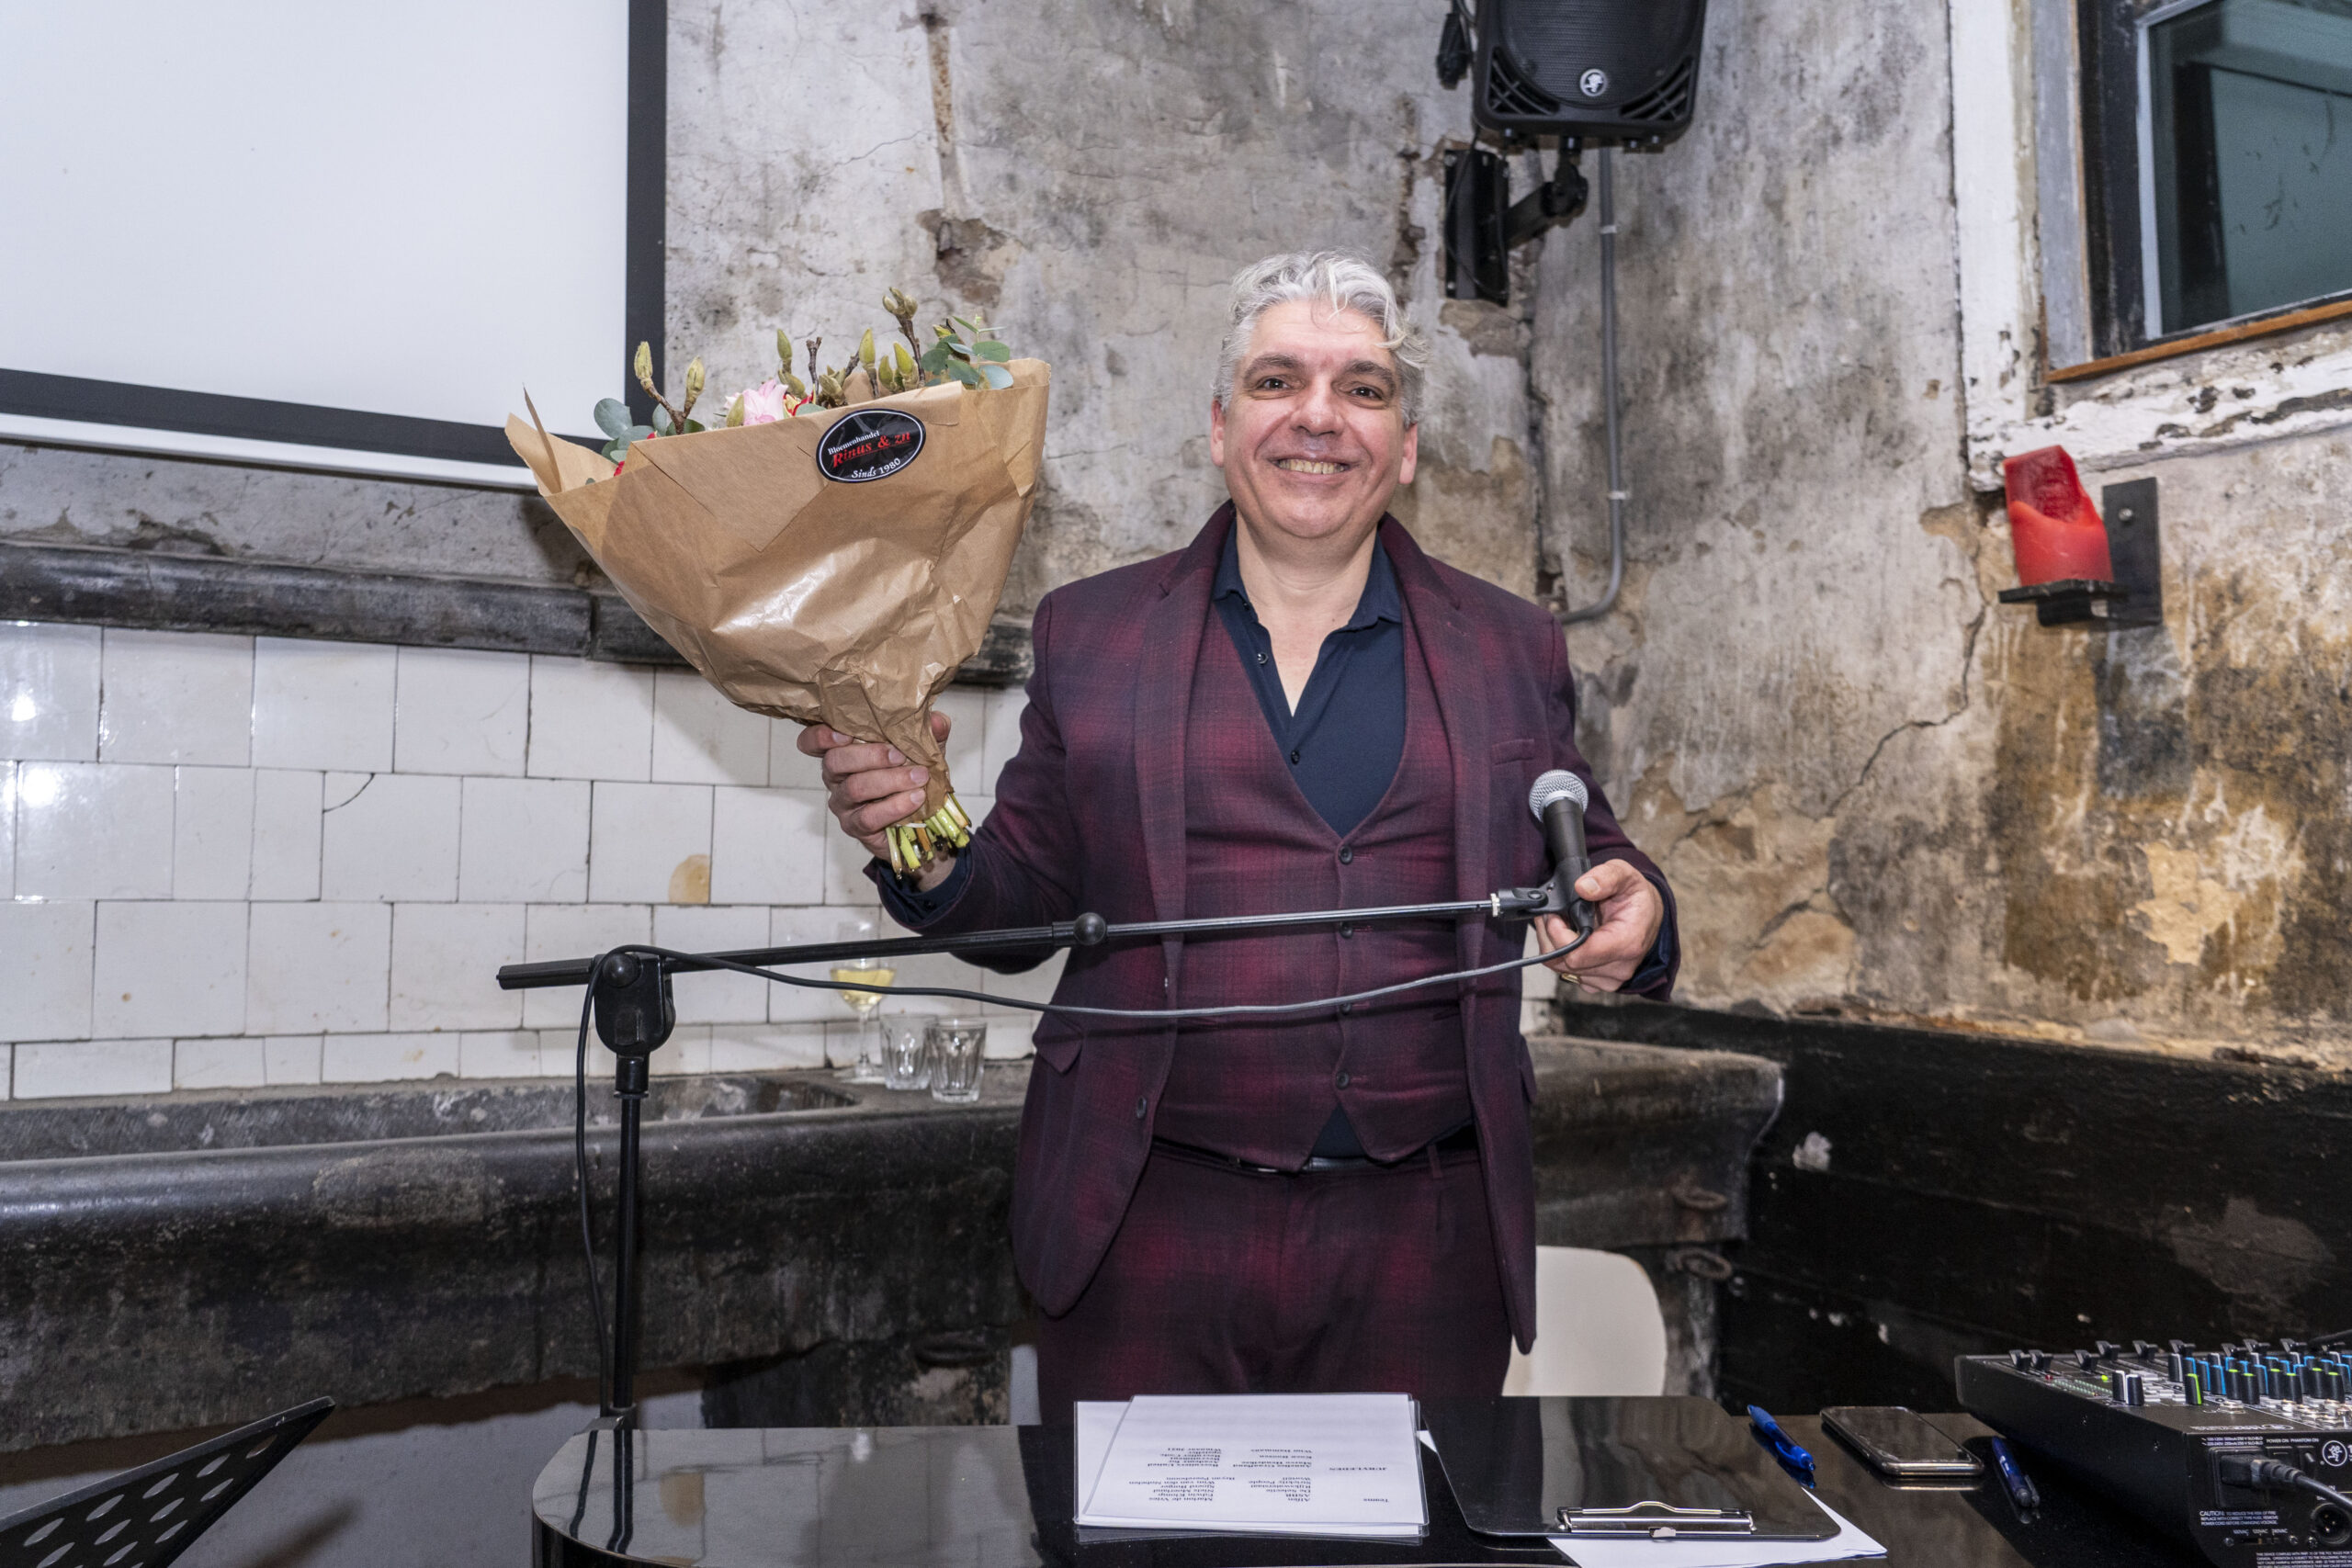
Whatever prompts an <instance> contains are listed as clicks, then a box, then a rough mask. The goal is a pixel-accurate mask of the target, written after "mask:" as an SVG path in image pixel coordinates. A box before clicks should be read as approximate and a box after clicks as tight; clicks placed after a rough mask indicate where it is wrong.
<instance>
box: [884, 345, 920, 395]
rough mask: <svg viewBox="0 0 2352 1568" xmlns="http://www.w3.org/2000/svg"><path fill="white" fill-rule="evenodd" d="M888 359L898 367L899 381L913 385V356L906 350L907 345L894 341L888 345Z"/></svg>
mask: <svg viewBox="0 0 2352 1568" xmlns="http://www.w3.org/2000/svg"><path fill="white" fill-rule="evenodd" d="M890 360H891V363H892V364H894V365H896V366H897V367H898V370H899V381H900V382H902V383H903V384H905V385H907V386H910V387H911V386H913V385H914V384H915V356H914V355H911V354H909V353H908V352H907V345H906V344H902V343H894V344H891V345H890Z"/></svg>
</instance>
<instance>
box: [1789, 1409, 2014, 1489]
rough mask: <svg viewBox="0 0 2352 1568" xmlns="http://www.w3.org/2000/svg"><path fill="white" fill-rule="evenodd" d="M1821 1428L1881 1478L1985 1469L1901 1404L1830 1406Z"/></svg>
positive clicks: (1973, 1456)
mask: <svg viewBox="0 0 2352 1568" xmlns="http://www.w3.org/2000/svg"><path fill="white" fill-rule="evenodd" d="M1821 1424H1822V1425H1823V1426H1824V1427H1828V1428H1829V1430H1831V1431H1833V1432H1835V1433H1837V1434H1838V1437H1840V1438H1844V1439H1845V1440H1846V1442H1847V1444H1848V1446H1849V1447H1850V1448H1852V1449H1853V1450H1854V1451H1855V1452H1856V1453H1859V1454H1860V1455H1861V1456H1862V1458H1863V1459H1865V1460H1867V1461H1870V1466H1871V1469H1872V1470H1875V1471H1877V1472H1880V1473H1881V1474H1883V1475H1899V1476H1934V1475H1942V1476H1957V1475H1976V1474H1979V1473H1981V1472H1983V1471H1984V1469H1985V1466H1984V1465H1983V1464H1982V1463H1981V1462H1979V1461H1978V1460H1977V1458H1976V1456H1975V1455H1974V1454H1972V1453H1970V1452H1969V1451H1968V1450H1966V1449H1963V1448H1962V1447H1961V1446H1960V1445H1959V1444H1958V1443H1955V1442H1953V1441H1952V1440H1951V1438H1947V1437H1945V1436H1944V1435H1943V1434H1942V1433H1941V1432H1939V1431H1938V1430H1937V1429H1936V1428H1935V1427H1932V1426H1929V1425H1928V1421H1927V1419H1926V1418H1925V1417H1923V1416H1919V1415H1918V1414H1917V1413H1916V1412H1913V1411H1910V1410H1906V1409H1905V1408H1904V1407H1903V1406H1902V1405H1900V1404H1834V1405H1831V1406H1830V1407H1829V1408H1828V1409H1826V1410H1824V1411H1823V1412H1822V1413H1821Z"/></svg>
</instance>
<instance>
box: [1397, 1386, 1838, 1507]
mask: <svg viewBox="0 0 2352 1568" xmlns="http://www.w3.org/2000/svg"><path fill="white" fill-rule="evenodd" d="M1421 1415H1422V1419H1423V1421H1424V1423H1425V1424H1426V1426H1427V1427H1428V1430H1429V1434H1430V1442H1431V1444H1432V1445H1433V1446H1434V1447H1435V1448H1436V1450H1437V1457H1438V1462H1439V1464H1440V1465H1441V1466H1442V1468H1443V1470H1444V1472H1445V1479H1446V1483H1447V1484H1448V1485H1450V1486H1451V1487H1453V1496H1454V1500H1455V1501H1456V1502H1457V1503H1458V1504H1460V1506H1461V1508H1462V1517H1463V1519H1464V1522H1465V1523H1467V1524H1468V1525H1469V1527H1470V1528H1471V1529H1474V1530H1476V1531H1477V1532H1478V1533H1479V1534H1481V1535H1494V1536H1544V1537H1550V1538H1554V1539H1558V1538H1561V1537H1566V1538H1569V1539H1572V1540H1573V1539H1584V1540H1633V1539H1640V1538H1645V1537H1646V1538H1650V1539H1655V1540H1691V1539H1699V1540H1828V1539H1829V1538H1830V1537H1832V1536H1834V1535H1836V1534H1837V1533H1838V1526H1837V1524H1836V1522H1835V1521H1833V1520H1832V1519H1831V1518H1829V1517H1827V1516H1826V1515H1825V1514H1824V1513H1823V1511H1822V1510H1821V1509H1820V1508H1819V1507H1818V1506H1815V1503H1814V1501H1813V1499H1812V1498H1811V1497H1810V1496H1808V1495H1806V1493H1805V1490H1804V1487H1802V1486H1800V1485H1798V1484H1797V1483H1796V1482H1795V1481H1793V1480H1792V1479H1791V1478H1790V1477H1789V1475H1788V1474H1787V1472H1784V1471H1782V1470H1781V1467H1780V1464H1779V1462H1778V1461H1775V1460H1774V1459H1773V1457H1772V1455H1771V1453H1770V1450H1766V1449H1765V1448H1763V1447H1762V1446H1761V1445H1760V1444H1758V1442H1757V1441H1756V1440H1755V1439H1754V1438H1751V1437H1750V1436H1749V1434H1748V1430H1747V1427H1745V1426H1743V1425H1741V1424H1740V1423H1739V1422H1737V1421H1735V1420H1733V1419H1732V1417H1731V1416H1728V1415H1726V1414H1724V1411H1723V1409H1722V1408H1721V1407H1720V1406H1718V1405H1716V1404H1714V1403H1713V1401H1710V1400H1705V1399H1696V1398H1688V1397H1679V1396H1664V1397H1657V1398H1646V1399H1644V1398H1616V1397H1594V1398H1576V1399H1567V1398H1544V1399H1433V1400H1430V1401H1427V1402H1425V1403H1424V1404H1423V1405H1422V1407H1421Z"/></svg>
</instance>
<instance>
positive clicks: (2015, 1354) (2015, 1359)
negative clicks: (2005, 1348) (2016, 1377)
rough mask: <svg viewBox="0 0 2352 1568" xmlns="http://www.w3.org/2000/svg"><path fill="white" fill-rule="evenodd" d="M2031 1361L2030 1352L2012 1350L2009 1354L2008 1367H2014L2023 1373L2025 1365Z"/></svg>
mask: <svg viewBox="0 0 2352 1568" xmlns="http://www.w3.org/2000/svg"><path fill="white" fill-rule="evenodd" d="M2030 1359H2032V1352H2030V1351H2027V1350H2012V1351H2010V1352H2009V1365H2011V1366H2012V1367H2015V1368H2016V1369H2017V1370H2018V1371H2025V1369H2026V1363H2027V1362H2028V1361H2029V1360H2030Z"/></svg>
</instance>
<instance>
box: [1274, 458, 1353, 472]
mask: <svg viewBox="0 0 2352 1568" xmlns="http://www.w3.org/2000/svg"><path fill="white" fill-rule="evenodd" d="M1274 467H1276V468H1281V469H1282V470H1283V471H1284V472H1285V473H1293V474H1336V473H1341V472H1344V471H1345V470H1346V469H1347V468H1348V467H1349V465H1348V464H1346V463H1329V462H1324V461H1322V460H1320V459H1318V458H1315V457H1277V458H1275V459H1274Z"/></svg>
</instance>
